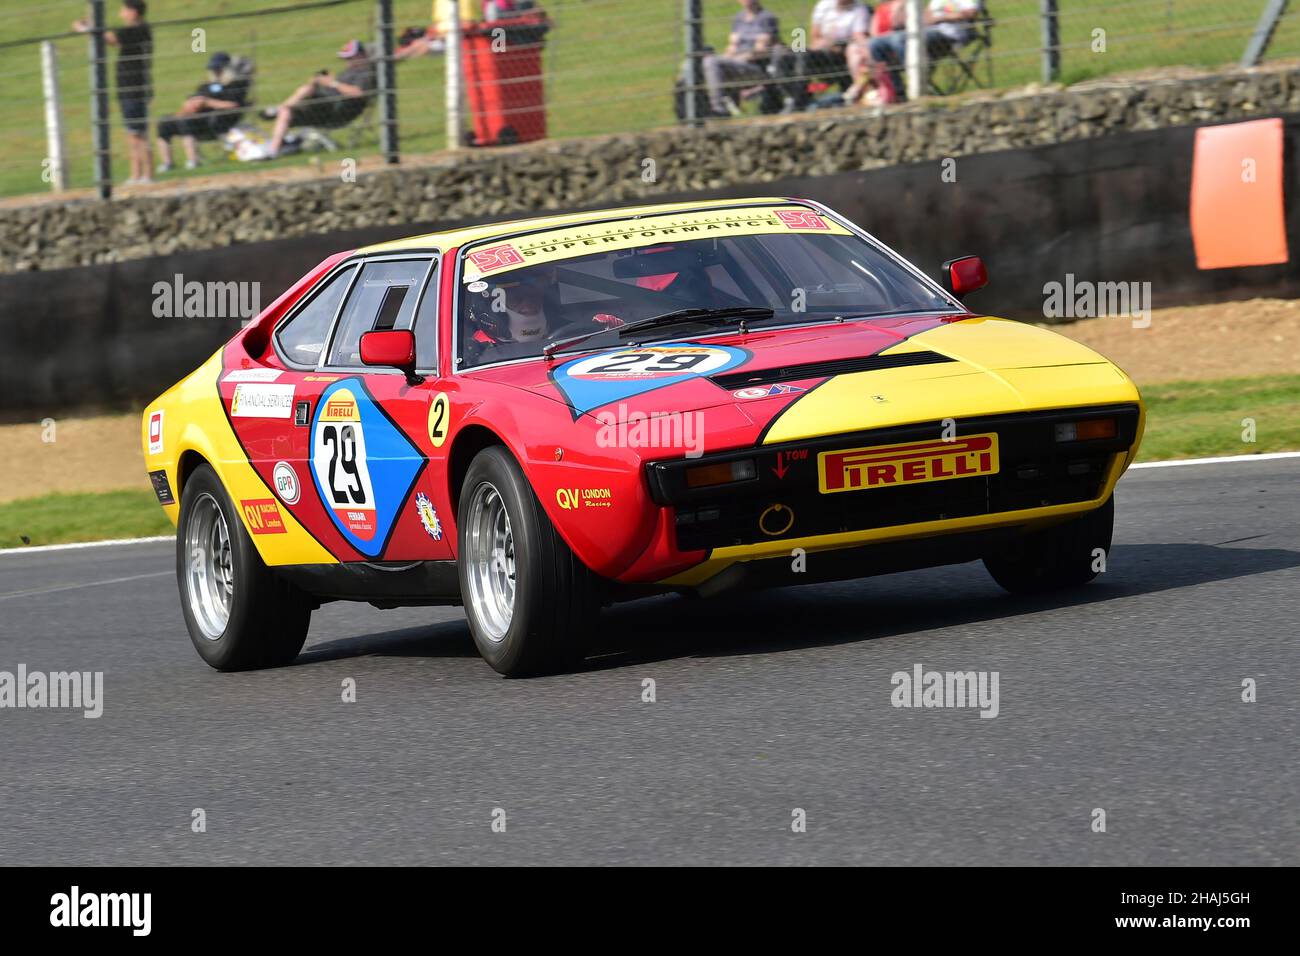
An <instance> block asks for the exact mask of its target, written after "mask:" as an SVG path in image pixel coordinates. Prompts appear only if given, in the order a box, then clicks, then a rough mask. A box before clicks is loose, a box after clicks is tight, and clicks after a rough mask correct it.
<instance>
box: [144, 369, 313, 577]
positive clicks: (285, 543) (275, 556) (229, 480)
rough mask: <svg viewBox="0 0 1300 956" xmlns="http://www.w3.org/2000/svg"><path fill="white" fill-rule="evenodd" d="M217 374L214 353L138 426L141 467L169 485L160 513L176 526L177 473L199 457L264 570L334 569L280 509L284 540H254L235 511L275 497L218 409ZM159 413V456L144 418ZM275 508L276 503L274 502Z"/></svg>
mask: <svg viewBox="0 0 1300 956" xmlns="http://www.w3.org/2000/svg"><path fill="white" fill-rule="evenodd" d="M220 374H221V352H217V353H216V354H214V355H213V356H212V357H211V358H209V359H208V360H207V361H206V362H204V363H203V365H202V366H200V367H199V369H198V370H197V371H195V372H194V373H192V374H191V375H189V376H188V377H186V378H185V379H183V380H182V381H181V382H179V383H178V384H176V385H173V386H172V387H171V388H169V389H168V390H167V391H166V392H164V393H163V394H162V395H160V396H159V397H158V398H157V399H156V400H155V401H153V402H152V403H151V404H150V405H149V406H148V407H147V408H146V409H145V410H144V417H143V421H142V422H141V428H142V434H141V441H142V442H143V445H144V458H145V467H146V468H147V469H148V470H149V471H157V470H158V469H160V468H161V469H163V470H164V471H166V472H167V481H168V483H169V484H170V485H171V488H172V494H173V496H174V497H175V499H176V502H177V503H176V504H172V505H164V506H163V511H165V512H166V513H167V517H168V518H170V519H171V522H172V524H176V522H177V519H178V518H179V516H180V499H181V486H180V481H179V477H180V476H179V470H180V460H181V457H182V456H183V455H184V454H185V452H187V451H193V452H196V453H197V454H199V455H201V456H202V457H203V458H204V460H205V461H207V463H208V464H209V465H211V466H212V467H213V468H214V469H215V470H216V472H217V475H218V477H219V478H220V479H221V483H222V484H223V485H224V486H225V489H226V493H227V494H229V495H230V497H231V500H232V501H233V502H234V503H235V511H237V512H238V513H239V515H240V520H241V521H243V522H244V525H245V529H246V530H247V531H248V533H249V536H250V538H251V539H252V541H253V544H254V545H255V546H256V548H257V551H258V554H260V555H261V557H262V560H263V561H264V562H265V563H266V564H268V565H279V564H337V563H338V561H337V559H336V558H335V557H334V556H333V555H332V554H330V553H329V552H328V551H326V550H325V549H324V548H323V547H322V546H321V545H320V544H318V543H317V542H316V539H315V538H313V537H312V536H311V535H310V534H308V533H307V531H306V529H304V528H303V526H302V525H300V524H299V523H298V522H297V520H295V519H294V517H293V515H291V514H290V513H289V509H288V508H286V507H284V506H283V505H279V512H280V517H281V519H282V520H283V522H284V533H283V534H263V535H258V534H253V531H252V528H250V527H248V515H247V514H246V513H245V511H244V509H243V508H242V507H240V504H239V502H240V501H241V500H254V499H267V498H270V499H273V500H274V499H275V498H276V496H275V493H274V492H273V491H272V490H271V489H270V488H269V487H268V486H267V484H266V482H264V481H263V480H262V479H261V477H260V476H259V475H258V474H257V472H256V471H254V470H253V466H252V465H250V464H249V463H248V459H247V457H246V456H245V454H244V449H243V448H242V447H241V446H240V444H239V439H237V438H236V437H235V433H234V431H233V430H232V429H231V427H230V421H229V419H227V418H226V411H225V409H224V408H223V407H222V403H221V394H220V392H218V390H217V378H218V376H219V375H220ZM159 410H161V411H162V412H163V447H162V451H161V452H159V453H158V454H156V455H154V454H150V453H149V418H150V416H151V415H152V414H153V413H154V412H156V411H159ZM277 504H278V502H277Z"/></svg>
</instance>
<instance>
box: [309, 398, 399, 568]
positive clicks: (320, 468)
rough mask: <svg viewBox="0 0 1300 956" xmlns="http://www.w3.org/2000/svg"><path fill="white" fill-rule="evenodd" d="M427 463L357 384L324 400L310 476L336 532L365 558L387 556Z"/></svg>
mask: <svg viewBox="0 0 1300 956" xmlns="http://www.w3.org/2000/svg"><path fill="white" fill-rule="evenodd" d="M423 461H424V459H423V456H422V455H421V454H420V452H419V450H418V449H416V447H415V446H414V445H413V444H412V443H411V442H410V440H409V439H407V437H406V436H405V435H403V434H402V432H401V430H400V429H398V428H397V426H396V425H394V424H393V422H392V421H391V420H390V419H389V418H388V416H387V415H386V414H384V412H383V411H381V410H380V408H379V407H378V406H377V405H376V404H375V402H374V400H373V399H372V398H371V397H370V395H369V393H368V392H367V391H366V389H365V386H364V385H362V383H361V382H360V381H359V380H357V379H346V380H344V381H342V382H337V383H335V384H333V385H331V386H330V387H329V388H327V389H326V390H325V392H324V393H323V394H322V395H321V397H320V401H319V402H317V404H316V418H315V421H314V422H313V423H312V447H311V467H312V476H313V478H314V479H315V481H316V490H317V492H318V493H319V494H320V498H321V501H322V502H323V503H324V505H325V507H326V510H327V511H328V513H329V515H330V518H331V519H332V520H333V522H334V526H335V527H336V528H338V530H339V533H340V534H342V535H343V537H344V538H346V539H347V541H348V543H349V544H351V545H352V546H353V547H354V548H356V549H357V550H358V551H360V552H361V553H362V554H363V555H365V556H366V557H370V558H373V557H378V556H379V555H380V554H381V553H382V552H383V550H384V545H385V543H386V542H387V540H388V533H389V532H390V531H391V530H392V528H393V522H394V520H395V519H396V517H397V514H398V512H399V511H400V509H401V506H402V502H404V501H405V500H406V497H407V495H408V494H410V491H411V486H412V485H413V484H414V482H415V477H416V475H417V474H418V473H419V471H420V468H421V466H422V465H423Z"/></svg>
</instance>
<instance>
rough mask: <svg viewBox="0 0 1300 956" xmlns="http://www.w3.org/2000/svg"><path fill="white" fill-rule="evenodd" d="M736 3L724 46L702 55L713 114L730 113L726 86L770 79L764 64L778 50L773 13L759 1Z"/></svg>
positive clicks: (777, 36) (777, 32) (777, 35)
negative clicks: (736, 11)
mask: <svg viewBox="0 0 1300 956" xmlns="http://www.w3.org/2000/svg"><path fill="white" fill-rule="evenodd" d="M739 2H740V6H741V10H740V12H739V13H737V14H736V16H735V18H734V19H733V20H732V21H731V35H730V36H729V37H728V38H727V49H726V50H725V51H724V52H723V53H721V54H716V53H710V54H708V55H707V56H705V57H704V62H703V71H704V84H705V87H706V88H707V89H708V95H709V111H710V113H711V114H712V115H713V116H730V115H731V110H730V109H729V108H728V106H727V104H728V103H730V102H732V101H731V100H729V99H728V98H727V95H726V92H727V89H728V88H735V87H737V86H743V85H746V84H748V85H757V84H759V83H763V82H765V81H766V80H768V79H769V74H768V71H767V68H766V64H767V63H768V62H769V61H770V60H771V59H772V58H773V56H774V54H775V53H776V52H777V45H778V43H779V41H780V38H781V34H780V27H779V26H778V24H777V20H776V14H775V13H771V12H769V11H767V10H764V9H763V5H762V4H761V3H760V2H759V0H739Z"/></svg>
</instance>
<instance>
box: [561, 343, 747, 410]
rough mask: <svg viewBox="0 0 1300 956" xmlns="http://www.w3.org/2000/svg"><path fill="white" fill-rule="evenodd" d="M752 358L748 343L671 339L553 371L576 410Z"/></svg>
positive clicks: (603, 353)
mask: <svg viewBox="0 0 1300 956" xmlns="http://www.w3.org/2000/svg"><path fill="white" fill-rule="evenodd" d="M748 358H749V353H748V352H746V351H745V350H744V349H737V348H730V347H728V346H724V345H697V344H695V343H692V342H668V343H665V344H663V345H642V346H632V347H630V348H625V349H619V350H617V351H613V352H601V353H599V354H598V355H592V356H588V357H585V358H579V359H575V360H573V361H571V362H566V363H565V364H563V365H561V366H559V367H558V368H556V369H555V370H554V371H553V372H552V373H551V375H552V380H553V381H554V382H555V385H556V387H558V388H559V389H560V391H561V392H563V393H564V397H565V398H566V399H567V400H568V402H569V404H570V405H571V406H572V407H573V408H574V409H575V410H576V411H579V412H586V411H590V410H591V409H593V408H599V407H600V406H601V405H608V404H610V403H612V402H617V401H621V400H623V399H625V398H631V397H632V396H633V395H640V394H641V393H643V392H649V391H653V390H654V389H657V388H663V387H664V386H666V385H675V384H677V383H678V382H684V381H686V380H687V379H691V378H695V377H697V376H701V375H716V374H718V373H719V372H725V371H727V370H728V369H733V368H735V367H736V366H737V365H740V364H741V363H743V362H745V361H746V360H748Z"/></svg>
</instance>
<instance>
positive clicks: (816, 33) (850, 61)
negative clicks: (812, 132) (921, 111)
mask: <svg viewBox="0 0 1300 956" xmlns="http://www.w3.org/2000/svg"><path fill="white" fill-rule="evenodd" d="M870 34H871V7H870V6H868V5H867V4H865V3H862V2H861V0H818V3H817V5H816V6H815V7H813V12H812V29H811V30H810V31H809V34H808V45H807V49H806V50H804V51H803V52H801V53H793V54H790V55H789V56H788V59H789V60H790V61H792V62H791V63H789V64H787V65H786V67H785V72H787V73H789V74H790V75H792V76H795V77H797V78H798V79H797V81H796V83H795V84H794V86H793V87H792V89H791V91H790V96H789V98H788V99H789V101H790V107H789V108H791V109H802V108H803V107H804V106H806V105H807V103H808V99H809V97H808V92H807V86H808V83H809V81H818V82H824V83H834V82H837V81H838V82H840V83H841V84H842V85H844V84H847V88H849V89H854V90H857V89H860V87H861V85H863V84H865V81H866V76H867V72H868V67H869V59H870V55H869V53H868V51H867V41H868V40H869V39H870ZM845 77H847V79H844V78H845ZM854 99H856V95H855V97H854ZM846 100H847V95H846Z"/></svg>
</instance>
